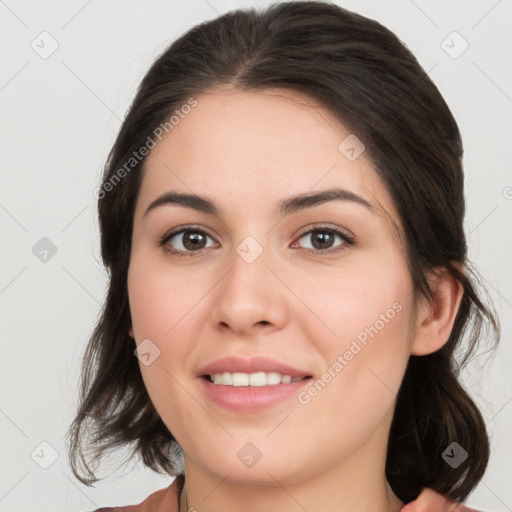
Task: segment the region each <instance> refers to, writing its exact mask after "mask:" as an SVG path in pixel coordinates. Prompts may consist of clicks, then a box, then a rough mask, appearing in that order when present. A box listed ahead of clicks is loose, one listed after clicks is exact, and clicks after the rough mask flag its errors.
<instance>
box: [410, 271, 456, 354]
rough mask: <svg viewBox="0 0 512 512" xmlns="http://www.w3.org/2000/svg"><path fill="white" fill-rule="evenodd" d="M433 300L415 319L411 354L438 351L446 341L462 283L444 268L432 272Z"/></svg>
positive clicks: (453, 320)
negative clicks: (415, 324)
mask: <svg viewBox="0 0 512 512" xmlns="http://www.w3.org/2000/svg"><path fill="white" fill-rule="evenodd" d="M429 281H430V282H431V283H432V284H431V286H432V294H433V299H432V301H430V302H429V303H425V304H424V305H423V307H422V309H421V311H420V314H419V315H418V318H417V326H416V332H415V334H414V339H413V342H412V345H411V355H415V356H424V355H427V354H431V353H433V352H436V351H437V350H439V349H440V348H441V347H442V346H443V345H444V344H445V343H446V342H447V341H448V339H449V337H450V334H451V332H452V329H453V325H454V323H455V318H456V317H457V312H458V311H459V306H460V303H461V300H462V296H463V293H464V290H463V287H462V284H461V283H460V282H459V281H458V280H457V279H455V278H454V277H453V276H452V275H451V274H450V272H449V271H448V270H447V269H442V270H440V271H439V270H438V271H437V272H435V273H432V274H431V276H430V279H429Z"/></svg>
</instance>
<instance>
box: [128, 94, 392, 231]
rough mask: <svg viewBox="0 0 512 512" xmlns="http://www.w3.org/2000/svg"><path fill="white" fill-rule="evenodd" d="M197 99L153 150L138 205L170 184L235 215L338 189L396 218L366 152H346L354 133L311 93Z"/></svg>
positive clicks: (146, 202) (221, 95)
mask: <svg viewBox="0 0 512 512" xmlns="http://www.w3.org/2000/svg"><path fill="white" fill-rule="evenodd" d="M196 101H197V105H196V106H195V107H193V108H191V109H190V111H189V112H188V113H187V114H186V115H182V116H180V120H179V122H178V123H177V124H175V125H174V126H173V128H172V129H171V130H170V131H169V133H168V134H167V135H165V136H164V137H163V138H162V140H161V141H160V142H159V143H158V144H157V145H156V147H155V148H154V149H153V150H152V151H151V152H150V154H149V156H148V158H147V160H146V163H145V169H144V178H143V181H142V188H141V194H140V204H139V205H138V207H139V210H140V209H142V208H144V206H147V204H148V203H149V202H150V201H151V200H152V199H154V197H155V196H157V195H159V194H162V193H163V192H165V191H167V190H170V189H172V190H179V191H181V192H185V193H196V194H202V195H205V194H206V195H210V196H212V197H215V198H216V199H218V201H217V202H218V203H219V204H222V205H224V202H229V204H230V205H232V206H233V213H235V212H236V208H237V207H238V208H242V209H243V210H247V208H248V207H249V206H253V207H255V208H256V207H257V208H262V207H263V205H264V204H266V203H269V202H272V203H275V202H277V200H278V199H280V198H282V197H286V196H288V195H291V194H294V193H306V192H311V191H315V190H317V189H318V190H320V189H325V188H330V187H343V188H344V189H347V190H350V191H352V192H354V193H356V194H358V195H360V196H364V197H365V198H366V199H368V201H369V202H371V203H373V204H375V205H376V207H377V208H380V207H382V208H384V209H385V210H386V211H387V212H388V213H389V214H390V215H391V216H392V218H394V219H395V221H397V213H396V211H395V209H394V205H393V203H392V200H391V197H390V195H389V194H388V192H387V190H386V188H385V187H384V185H383V183H382V182H381V180H380V178H379V177H378V175H377V173H376V172H375V170H374V169H373V168H372V166H371V164H370V162H369V161H368V160H367V158H366V157H365V153H364V151H363V152H362V153H361V155H360V156H359V157H357V158H355V159H354V158H353V156H354V152H352V154H350V153H348V154H347V153H346V149H347V144H348V146H350V145H352V146H353V145H354V144H353V141H354V135H353V134H351V133H350V131H349V130H348V129H347V128H346V127H345V126H344V125H343V124H342V123H341V122H340V121H339V120H338V119H336V118H335V117H334V116H333V115H332V114H331V113H330V112H329V111H328V110H326V109H325V108H324V107H322V106H321V105H320V104H318V102H316V101H315V100H314V99H312V98H309V97H307V96H304V95H301V94H298V93H295V92H292V91H287V90H282V89H267V90H264V91H250V92H247V91H240V90H233V89H220V88H219V89H213V90H209V91H208V92H206V93H204V94H202V95H200V96H198V97H197V98H196ZM356 140H357V139H356ZM345 141H348V142H345ZM340 144H341V146H340ZM356 144H357V142H356ZM361 148H362V146H357V147H356V148H355V149H356V150H361ZM347 155H348V156H350V157H351V158H348V157H347ZM379 205H380V206H379ZM226 210H229V208H228V207H227V206H226Z"/></svg>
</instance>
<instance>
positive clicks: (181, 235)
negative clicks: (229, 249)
mask: <svg viewBox="0 0 512 512" xmlns="http://www.w3.org/2000/svg"><path fill="white" fill-rule="evenodd" d="M208 238H210V239H211V237H210V236H209V235H208V234H207V233H205V232H204V231H202V230H200V229H195V228H188V229H181V230H180V231H175V232H173V233H170V234H166V235H164V236H163V237H162V239H161V241H160V245H161V246H163V247H164V248H165V250H166V251H168V252H170V253H173V254H177V255H179V256H192V255H193V254H194V252H199V251H201V250H202V249H205V248H207V247H208V246H207V245H206V244H207V241H208ZM209 247H215V243H213V244H212V245H210V246H209Z"/></svg>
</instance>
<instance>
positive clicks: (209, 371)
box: [198, 356, 311, 379]
mask: <svg viewBox="0 0 512 512" xmlns="http://www.w3.org/2000/svg"><path fill="white" fill-rule="evenodd" d="M225 372H229V373H258V372H277V373H280V374H281V375H290V376H291V378H292V379H294V378H297V377H310V376H311V375H310V374H309V373H308V372H306V371H303V370H299V369H297V368H293V367H292V366H289V365H287V364H286V363H282V362H280V361H277V360H275V359H269V358H268V357H263V356H257V357H251V358H250V359H243V358H240V357H234V356H232V357H225V358H223V359H218V360H217V361H213V362H212V363H210V364H207V365H206V366H203V367H202V368H201V369H200V370H199V372H198V376H199V377H204V376H206V375H214V374H215V373H225Z"/></svg>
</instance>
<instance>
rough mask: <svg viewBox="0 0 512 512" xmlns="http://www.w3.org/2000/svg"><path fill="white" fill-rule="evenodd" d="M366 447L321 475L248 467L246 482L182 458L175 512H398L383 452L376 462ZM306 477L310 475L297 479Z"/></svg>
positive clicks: (228, 471) (231, 473) (239, 475)
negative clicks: (182, 475) (182, 482)
mask: <svg viewBox="0 0 512 512" xmlns="http://www.w3.org/2000/svg"><path fill="white" fill-rule="evenodd" d="M369 444H370V445H371V442H370V443H369ZM370 448H371V446H370V447H369V446H368V444H366V445H365V447H363V448H362V450H361V451H359V452H357V453H354V454H353V456H352V457H350V459H345V460H344V461H343V463H340V464H337V465H333V466H331V467H329V468H328V469H326V470H324V471H323V472H322V471H318V469H317V468H313V467H312V466H310V467H308V468H302V470H300V471H296V472H287V473H286V475H285V477H283V476H282V475H279V471H278V470H274V471H265V469H264V468H260V472H259V473H256V472H255V471H254V470H255V469H256V467H257V466H254V467H253V468H251V472H252V473H251V474H250V475H249V477H250V478H247V473H245V474H244V473H237V474H236V476H235V471H233V467H229V468H226V471H225V474H224V475H219V474H217V473H212V472H210V471H207V470H206V468H204V467H203V466H198V465H197V464H196V463H195V461H194V460H192V459H190V458H188V457H187V456H186V455H185V476H186V483H185V485H184V487H183V491H182V493H181V500H180V512H188V511H189V510H193V511H194V510H195V511H204V510H208V512H238V511H239V510H240V509H243V510H246V511H248V512H260V511H261V510H265V511H266V512H296V511H297V510H299V508H302V509H303V510H315V512H399V511H400V509H401V508H402V507H403V506H404V503H403V502H402V501H401V500H400V499H399V498H398V497H397V496H396V495H395V494H394V493H393V491H392V489H391V488H390V486H389V485H388V483H387V481H386V478H385V454H383V455H384V456H381V457H379V458H378V461H376V459H375V457H372V458H371V457H370V456H369V454H371V453H372V450H371V449H370ZM373 454H374V455H375V452H373ZM276 474H277V475H279V478H276V476H275V475H276ZM305 474H307V475H309V476H308V477H307V478H301V475H305ZM298 507H299V508H298Z"/></svg>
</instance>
